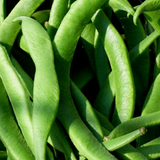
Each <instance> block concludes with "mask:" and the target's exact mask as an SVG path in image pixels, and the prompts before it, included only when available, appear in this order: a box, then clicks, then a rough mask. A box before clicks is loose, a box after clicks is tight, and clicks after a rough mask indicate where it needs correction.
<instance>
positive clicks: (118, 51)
mask: <svg viewBox="0 0 160 160" xmlns="http://www.w3.org/2000/svg"><path fill="white" fill-rule="evenodd" d="M92 21H93V23H94V25H95V27H96V29H97V30H98V32H99V34H100V36H101V40H102V42H103V44H104V48H105V51H106V53H107V56H108V58H109V61H110V64H111V68H112V70H113V74H114V79H115V87H116V107H115V111H114V115H113V121H112V123H113V124H114V125H118V124H120V123H122V122H124V121H126V120H129V119H131V118H132V116H133V113H134V105H135V88H134V81H133V75H132V71H131V65H130V60H129V57H128V51H127V48H126V46H125V44H124V41H123V40H122V38H121V36H120V35H119V33H118V32H117V30H116V29H115V28H114V26H113V25H112V24H111V22H110V21H109V19H108V18H107V17H106V15H105V14H104V12H103V11H102V10H98V11H97V12H96V13H95V15H94V16H93V17H92ZM102 26H103V27H102Z"/></svg>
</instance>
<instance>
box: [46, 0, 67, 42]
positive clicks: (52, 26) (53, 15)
mask: <svg viewBox="0 0 160 160" xmlns="http://www.w3.org/2000/svg"><path fill="white" fill-rule="evenodd" d="M69 7H70V6H69V0H61V1H59V0H54V2H53V4H52V7H51V11H50V16H49V21H48V27H47V32H48V34H49V36H50V37H51V40H53V38H54V36H55V34H56V31H57V28H58V27H59V25H60V23H61V21H62V19H63V17H64V16H65V14H66V13H67V11H68V10H69Z"/></svg>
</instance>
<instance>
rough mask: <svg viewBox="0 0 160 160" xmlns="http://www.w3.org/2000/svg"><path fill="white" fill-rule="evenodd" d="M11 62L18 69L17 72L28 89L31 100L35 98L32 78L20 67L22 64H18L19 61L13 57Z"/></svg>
mask: <svg viewBox="0 0 160 160" xmlns="http://www.w3.org/2000/svg"><path fill="white" fill-rule="evenodd" d="M10 58H11V62H12V64H13V66H14V67H15V68H16V70H17V72H18V73H19V74H20V75H21V77H22V79H23V81H24V83H25V85H24V87H26V89H27V91H28V94H29V96H30V97H31V98H33V80H32V79H31V77H30V76H29V75H28V74H27V73H26V72H25V71H24V70H23V68H22V67H21V66H20V64H19V63H18V62H17V60H16V59H15V58H14V57H13V56H12V55H11V56H10Z"/></svg>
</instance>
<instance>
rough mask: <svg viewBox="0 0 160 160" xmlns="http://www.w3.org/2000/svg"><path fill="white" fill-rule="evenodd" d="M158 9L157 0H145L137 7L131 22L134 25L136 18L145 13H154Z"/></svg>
mask: <svg viewBox="0 0 160 160" xmlns="http://www.w3.org/2000/svg"><path fill="white" fill-rule="evenodd" d="M158 9H160V1H159V0H146V1H144V2H143V3H142V4H141V5H140V6H138V7H137V9H136V11H135V13H134V16H133V21H134V23H135V24H136V23H137V18H138V17H139V15H140V14H141V13H143V12H147V11H155V10H158Z"/></svg>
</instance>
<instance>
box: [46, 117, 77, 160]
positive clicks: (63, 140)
mask: <svg viewBox="0 0 160 160" xmlns="http://www.w3.org/2000/svg"><path fill="white" fill-rule="evenodd" d="M65 133H66V132H65V130H64V128H63V126H62V125H61V124H60V122H59V121H58V120H57V119H56V120H55V121H54V122H53V124H52V128H51V131H50V136H49V139H48V142H49V143H50V144H51V145H52V146H53V148H56V149H57V150H59V151H60V152H62V153H63V154H64V156H65V158H66V160H70V159H72V160H76V157H75V154H74V152H73V149H72V146H71V145H70V141H69V139H68V138H67V134H65Z"/></svg>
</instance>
